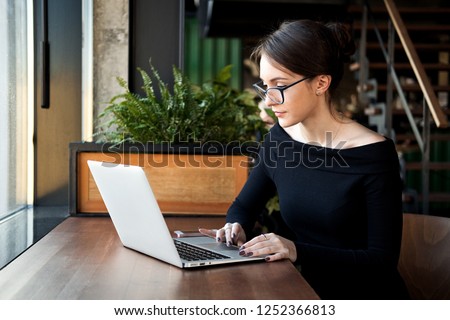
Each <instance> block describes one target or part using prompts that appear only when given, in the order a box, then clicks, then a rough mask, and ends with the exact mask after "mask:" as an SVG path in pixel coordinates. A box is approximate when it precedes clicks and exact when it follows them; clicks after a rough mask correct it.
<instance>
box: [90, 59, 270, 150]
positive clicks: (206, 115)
mask: <svg viewBox="0 0 450 320" xmlns="http://www.w3.org/2000/svg"><path fill="white" fill-rule="evenodd" d="M150 68H151V73H152V77H151V76H150V75H149V74H148V73H147V72H146V71H145V70H143V69H141V68H138V71H139V72H140V75H141V77H142V80H143V86H142V89H143V91H144V93H145V95H144V96H140V95H138V94H136V93H133V92H131V91H130V89H129V87H128V83H127V82H126V81H125V80H124V79H122V78H120V77H118V78H117V81H118V83H119V85H120V86H121V87H122V88H123V89H124V90H125V91H124V92H123V93H121V94H118V95H116V96H114V97H113V98H112V99H111V100H110V102H109V105H108V106H107V107H106V109H105V110H104V111H103V112H102V114H100V116H99V122H100V123H99V125H98V127H97V128H98V130H97V132H96V136H97V137H99V138H98V139H97V140H100V141H102V140H103V141H107V142H113V143H120V142H123V141H131V142H142V143H145V142H154V143H161V142H175V143H180V142H202V143H204V142H208V141H216V142H219V143H229V142H232V141H240V142H243V141H251V140H255V139H256V134H257V133H258V132H259V133H260V134H261V135H263V134H264V133H265V132H266V128H265V125H264V123H263V122H262V121H261V119H260V117H259V116H258V106H257V102H256V101H255V94H254V93H253V92H252V91H249V90H243V91H238V90H236V89H233V88H231V87H230V86H229V84H228V80H229V79H230V77H231V72H230V70H231V65H228V66H226V67H224V68H223V69H222V70H221V71H220V72H219V73H218V75H217V76H216V77H215V79H213V80H212V81H208V82H205V83H203V84H202V85H195V84H192V83H191V82H190V80H189V79H188V78H187V77H186V76H185V75H184V74H183V73H182V72H181V71H180V70H179V69H178V68H176V67H175V66H174V67H173V75H174V84H173V88H172V90H169V86H168V85H167V84H166V83H164V82H163V81H162V80H161V78H160V76H159V73H158V71H157V70H156V69H155V68H154V67H153V65H152V64H151V63H150ZM154 86H156V87H157V88H158V90H159V96H158V95H157V94H156V92H155V88H154Z"/></svg>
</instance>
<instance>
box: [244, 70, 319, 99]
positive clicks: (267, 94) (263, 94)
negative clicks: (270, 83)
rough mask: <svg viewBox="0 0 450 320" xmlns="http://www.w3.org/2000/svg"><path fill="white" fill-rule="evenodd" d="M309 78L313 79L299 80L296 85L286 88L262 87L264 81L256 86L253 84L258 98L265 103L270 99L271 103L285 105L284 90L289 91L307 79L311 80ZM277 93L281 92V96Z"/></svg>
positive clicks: (292, 84)
mask: <svg viewBox="0 0 450 320" xmlns="http://www.w3.org/2000/svg"><path fill="white" fill-rule="evenodd" d="M309 78H311V77H304V78H302V79H300V80H297V81H295V82H294V83H291V84H288V85H286V86H281V87H271V88H267V89H264V88H262V87H260V85H261V84H262V83H263V81H259V82H257V83H255V84H253V88H254V89H255V91H256V93H257V94H258V96H259V97H260V98H261V99H263V100H264V101H265V100H266V97H269V99H270V101H272V102H275V103H276V104H283V103H284V90H286V89H289V88H290V87H292V86H295V85H296V84H297V83H300V82H302V81H305V80H306V79H309ZM271 92H273V93H272V94H271ZM277 92H279V95H277ZM277 96H279V97H280V98H281V99H280V100H278V99H276V98H277Z"/></svg>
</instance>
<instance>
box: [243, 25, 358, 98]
mask: <svg viewBox="0 0 450 320" xmlns="http://www.w3.org/2000/svg"><path fill="white" fill-rule="evenodd" d="M355 48H356V46H355V42H354V41H353V39H352V37H351V35H350V32H349V30H348V28H347V26H346V25H344V24H341V23H338V22H333V23H327V24H324V23H321V22H316V21H311V20H296V21H286V22H283V23H282V24H281V25H280V27H279V28H278V29H277V30H275V31H274V32H272V33H271V34H269V35H268V36H267V37H265V38H263V39H262V40H261V41H260V42H259V44H258V46H257V47H256V48H255V49H254V51H253V52H252V55H251V58H252V59H253V60H255V61H256V62H257V63H258V64H259V60H260V59H261V55H262V54H264V55H267V56H268V57H269V58H270V59H271V60H273V61H275V62H277V63H278V64H280V65H281V66H283V67H285V68H286V69H288V70H290V71H292V72H294V73H297V74H301V75H303V76H305V77H313V76H317V75H320V74H325V75H330V76H331V78H332V81H331V84H330V88H329V91H330V96H331V95H332V93H333V92H334V91H335V89H336V88H337V86H338V85H339V83H340V81H341V79H342V76H343V74H344V63H345V62H348V61H349V60H350V57H351V56H352V55H353V53H354V52H355Z"/></svg>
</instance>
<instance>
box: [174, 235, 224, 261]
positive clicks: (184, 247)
mask: <svg viewBox="0 0 450 320" xmlns="http://www.w3.org/2000/svg"><path fill="white" fill-rule="evenodd" d="M174 242H175V247H176V248H177V251H178V254H179V255H180V257H181V259H184V260H187V261H198V260H218V259H229V258H230V257H228V256H226V255H223V254H220V253H216V252H212V251H208V250H206V249H202V248H198V247H195V246H193V245H190V244H188V243H184V242H180V241H177V240H174Z"/></svg>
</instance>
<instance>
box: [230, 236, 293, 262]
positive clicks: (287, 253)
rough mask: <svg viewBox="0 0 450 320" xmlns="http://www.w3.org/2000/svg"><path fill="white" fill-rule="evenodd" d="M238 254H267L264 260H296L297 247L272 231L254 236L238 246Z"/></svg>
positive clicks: (248, 255)
mask: <svg viewBox="0 0 450 320" xmlns="http://www.w3.org/2000/svg"><path fill="white" fill-rule="evenodd" d="M239 250H240V251H239V254H240V255H243V256H247V257H250V256H260V255H267V257H266V261H276V260H281V259H289V260H291V261H292V262H295V261H296V260H297V249H296V248H295V244H294V242H292V241H291V240H288V239H286V238H283V237H281V236H279V235H276V234H274V233H263V234H261V235H259V236H257V237H254V238H253V239H252V240H250V241H249V242H247V243H244V244H243V245H242V246H241V247H240V248H239Z"/></svg>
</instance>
